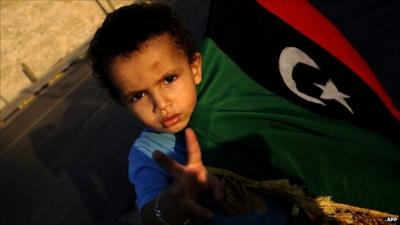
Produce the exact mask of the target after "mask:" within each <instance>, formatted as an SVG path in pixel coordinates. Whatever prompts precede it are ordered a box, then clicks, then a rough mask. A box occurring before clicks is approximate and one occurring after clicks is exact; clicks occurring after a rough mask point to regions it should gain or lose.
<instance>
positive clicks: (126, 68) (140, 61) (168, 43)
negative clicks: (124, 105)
mask: <svg viewBox="0 0 400 225" xmlns="http://www.w3.org/2000/svg"><path fill="white" fill-rule="evenodd" d="M181 57H185V61H186V54H185V53H184V52H183V50H181V49H179V48H178V47H177V46H176V44H175V42H174V40H172V37H171V36H170V35H169V34H164V35H160V36H156V37H154V38H151V39H149V40H148V41H146V42H144V43H143V44H142V45H140V47H139V49H138V50H136V51H133V52H131V53H130V54H128V55H125V56H120V57H118V58H117V59H116V61H115V64H114V66H113V74H114V75H113V78H114V80H115V79H118V80H119V81H120V82H121V83H120V82H118V83H120V84H122V85H123V86H125V85H127V84H129V86H130V88H129V89H141V88H143V86H146V83H147V82H154V81H157V80H158V79H160V78H162V77H163V76H165V74H166V73H172V72H177V71H175V70H179V67H181V66H183V65H182V63H177V62H182V60H179V59H178V58H181ZM181 59H182V58H181ZM123 83H124V84H123ZM118 86H120V85H118Z"/></svg>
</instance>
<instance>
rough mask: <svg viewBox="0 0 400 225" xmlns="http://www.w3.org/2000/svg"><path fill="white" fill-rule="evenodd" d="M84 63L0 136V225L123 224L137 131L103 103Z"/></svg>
mask: <svg viewBox="0 0 400 225" xmlns="http://www.w3.org/2000/svg"><path fill="white" fill-rule="evenodd" d="M89 72H90V70H89V67H88V65H87V64H86V61H80V62H78V63H77V64H75V65H74V66H73V67H72V68H70V70H69V71H68V72H67V73H66V75H65V78H64V79H62V80H61V81H60V82H59V83H57V84H56V85H55V86H54V87H51V88H49V90H48V91H47V92H45V93H44V94H43V95H42V96H40V97H39V98H38V100H37V101H36V102H34V103H33V104H32V105H31V107H30V108H29V109H28V110H26V111H25V112H23V113H22V114H21V115H20V116H19V117H18V120H15V121H14V122H13V123H12V124H10V125H9V126H8V127H7V128H5V129H4V130H2V131H1V133H0V135H1V136H0V139H1V152H0V160H1V165H0V166H1V169H0V174H1V176H0V177H1V184H2V185H1V192H0V193H1V199H2V200H1V203H0V204H1V207H0V209H1V210H0V224H4V225H6V224H42V225H45V224H53V225H54V224H125V223H124V218H125V220H126V219H127V218H130V219H132V215H131V216H128V215H127V214H128V213H129V212H131V211H132V210H134V199H135V195H134V191H133V187H132V186H131V185H130V184H129V182H128V179H127V177H128V175H127V154H128V151H129V147H130V144H131V143H132V141H133V140H134V139H135V137H136V136H137V134H138V132H139V131H140V130H141V126H140V125H139V124H138V123H137V121H135V120H134V119H133V117H132V116H131V115H130V114H129V113H128V112H127V111H125V110H124V109H123V108H121V107H119V106H117V105H115V104H114V103H113V102H111V101H110V100H109V99H108V96H106V94H105V92H103V90H100V89H99V88H98V87H97V84H96V82H95V81H94V80H93V79H92V78H91V77H90V74H89Z"/></svg>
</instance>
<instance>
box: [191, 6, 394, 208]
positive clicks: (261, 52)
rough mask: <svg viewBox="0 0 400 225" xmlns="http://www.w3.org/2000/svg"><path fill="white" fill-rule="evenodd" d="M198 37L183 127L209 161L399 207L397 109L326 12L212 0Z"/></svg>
mask: <svg viewBox="0 0 400 225" xmlns="http://www.w3.org/2000/svg"><path fill="white" fill-rule="evenodd" d="M206 36H207V38H206V40H205V42H204V43H203V45H202V54H203V58H204V65H203V81H202V82H201V84H200V85H199V87H198V93H199V94H198V105H197V107H196V110H195V112H194V113H193V117H192V120H191V122H190V126H191V127H193V128H194V129H195V131H196V134H197V136H198V139H199V142H200V145H201V147H202V151H203V159H204V161H205V163H206V165H207V166H216V167H222V168H225V169H229V170H232V171H234V172H236V173H238V174H240V175H243V176H246V177H248V178H252V179H256V180H266V179H277V178H291V180H293V181H295V182H298V183H302V184H304V185H305V187H306V188H307V190H308V191H309V193H310V194H311V195H313V196H332V197H333V200H335V201H337V202H343V203H347V204H351V205H355V206H360V207H364V208H371V209H377V210H381V211H386V212H390V213H397V210H398V209H399V208H400V201H399V199H400V192H399V191H398V190H400V176H399V171H400V148H399V145H398V142H396V139H395V134H397V135H398V134H399V133H400V132H399V119H400V116H399V115H400V114H399V112H398V110H397V109H396V108H395V106H394V105H393V104H392V102H391V100H390V97H389V96H388V95H387V94H386V92H385V90H384V89H383V88H382V86H381V85H380V83H379V82H378V80H377V79H376V78H375V75H374V73H373V72H372V70H371V69H369V67H368V65H367V64H366V63H365V62H364V60H363V59H362V57H361V56H360V55H359V54H358V53H357V52H356V51H355V50H354V49H353V48H352V46H351V45H350V44H349V43H348V42H347V41H346V39H345V38H344V37H343V36H342V35H341V33H340V32H339V31H338V30H337V29H335V27H334V26H333V25H332V24H331V23H330V22H329V21H328V20H327V19H326V18H324V17H323V16H322V15H321V14H319V13H318V11H317V10H316V9H315V8H313V7H312V6H311V5H310V4H309V3H308V2H307V1H300V0H299V1H258V2H256V1H249V0H235V1H229V5H227V1H222V0H214V1H212V3H211V6H210V12H209V19H208V28H207V35H206Z"/></svg>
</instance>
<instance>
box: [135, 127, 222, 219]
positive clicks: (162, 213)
mask: <svg viewBox="0 0 400 225" xmlns="http://www.w3.org/2000/svg"><path fill="white" fill-rule="evenodd" d="M185 135H186V147H187V164H186V165H181V164H179V163H178V162H176V161H174V160H172V159H171V158H169V157H168V156H166V155H165V154H163V153H161V152H159V151H156V152H154V154H153V158H154V159H155V160H156V161H157V162H158V163H159V164H160V165H161V166H162V167H164V168H165V169H166V170H167V171H169V172H170V173H171V174H172V175H173V176H174V178H175V180H174V183H172V184H171V185H170V186H169V188H168V189H167V190H166V191H165V192H163V193H161V194H160V195H159V196H158V197H157V198H156V199H154V200H152V201H150V202H149V203H148V204H146V205H145V206H144V207H143V209H142V219H141V221H142V224H164V225H165V224H185V222H186V221H187V219H188V218H189V217H192V218H193V217H194V218H212V217H213V212H212V211H211V210H209V209H206V208H204V207H203V206H201V205H200V204H198V200H199V198H200V197H201V196H202V195H204V194H207V193H210V194H212V195H213V196H214V197H215V198H216V199H217V200H221V199H222V197H223V192H222V190H223V188H222V186H223V185H222V183H221V182H220V181H219V180H218V178H216V177H215V176H214V175H212V174H211V173H209V172H208V171H207V169H206V167H205V166H204V164H203V162H202V161H201V151H200V146H199V144H198V143H197V139H196V136H195V134H194V131H193V130H192V129H186V130H185Z"/></svg>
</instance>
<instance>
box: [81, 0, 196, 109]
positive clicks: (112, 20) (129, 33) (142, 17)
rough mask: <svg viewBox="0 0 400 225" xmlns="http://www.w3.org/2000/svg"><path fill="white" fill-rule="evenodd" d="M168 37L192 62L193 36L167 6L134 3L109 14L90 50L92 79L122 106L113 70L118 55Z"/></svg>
mask: <svg viewBox="0 0 400 225" xmlns="http://www.w3.org/2000/svg"><path fill="white" fill-rule="evenodd" d="M162 34H169V35H170V36H171V38H172V40H173V41H174V42H175V44H176V47H177V48H179V49H181V50H183V51H184V53H185V54H186V56H187V58H188V60H189V63H192V62H193V61H192V60H193V59H194V56H195V53H196V52H197V51H198V50H197V46H196V44H195V42H194V40H193V38H192V35H191V34H190V32H189V31H187V30H186V29H185V28H184V27H183V25H182V24H181V23H180V22H179V20H178V18H177V16H176V15H175V13H173V12H172V10H171V9H170V8H169V7H168V6H167V5H164V4H160V3H152V4H145V3H142V4H132V5H129V6H124V7H121V8H119V9H117V10H115V11H114V12H112V13H110V14H109V15H107V17H106V19H105V20H104V22H103V24H102V25H101V27H100V28H99V29H98V30H97V31H96V33H95V35H94V37H93V39H92V41H91V42H90V47H89V51H88V57H89V59H90V61H91V66H92V70H93V76H94V77H95V78H96V79H98V81H99V83H100V85H101V86H102V87H104V88H106V89H108V91H109V94H110V96H111V98H112V99H113V100H114V101H115V102H117V103H119V104H123V102H122V101H121V98H120V93H119V91H118V89H117V88H116V87H115V85H114V84H113V83H112V81H111V68H112V66H113V63H114V62H115V59H117V57H119V56H125V57H128V56H129V54H130V53H132V52H134V51H137V50H139V49H140V47H141V46H142V44H143V43H145V42H146V41H147V40H150V39H151V38H154V37H157V36H160V35H162Z"/></svg>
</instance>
